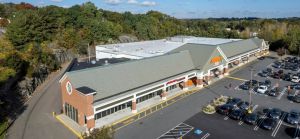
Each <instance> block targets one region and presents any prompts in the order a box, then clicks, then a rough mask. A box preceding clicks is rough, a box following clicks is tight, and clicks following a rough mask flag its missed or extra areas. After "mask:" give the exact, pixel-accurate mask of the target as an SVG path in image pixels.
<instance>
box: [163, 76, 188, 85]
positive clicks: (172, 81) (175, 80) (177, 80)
mask: <svg viewBox="0 0 300 139" xmlns="http://www.w3.org/2000/svg"><path fill="white" fill-rule="evenodd" d="M184 79H185V77H182V78H179V79H174V80H171V81H168V82H167V85H168V84H172V83H175V82H179V81H181V80H184Z"/></svg>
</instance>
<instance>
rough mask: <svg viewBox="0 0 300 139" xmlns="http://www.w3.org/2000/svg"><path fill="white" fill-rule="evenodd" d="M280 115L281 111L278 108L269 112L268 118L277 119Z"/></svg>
mask: <svg viewBox="0 0 300 139" xmlns="http://www.w3.org/2000/svg"><path fill="white" fill-rule="evenodd" d="M281 115H282V111H281V110H280V109H278V108H273V109H271V110H270V111H269V115H268V116H269V117H270V118H273V119H279V118H280V116H281Z"/></svg>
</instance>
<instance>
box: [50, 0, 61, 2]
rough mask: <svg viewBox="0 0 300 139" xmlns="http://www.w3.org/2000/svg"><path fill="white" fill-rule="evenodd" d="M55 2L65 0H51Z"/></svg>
mask: <svg viewBox="0 0 300 139" xmlns="http://www.w3.org/2000/svg"><path fill="white" fill-rule="evenodd" d="M51 1H53V2H62V1H63V0H51Z"/></svg>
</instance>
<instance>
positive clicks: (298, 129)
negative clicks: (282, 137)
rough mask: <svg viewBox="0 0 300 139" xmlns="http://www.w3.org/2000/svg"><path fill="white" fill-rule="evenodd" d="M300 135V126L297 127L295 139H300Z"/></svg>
mask: <svg viewBox="0 0 300 139" xmlns="http://www.w3.org/2000/svg"><path fill="white" fill-rule="evenodd" d="M299 135H300V126H299V125H297V127H296V131H295V134H294V139H298V138H299Z"/></svg>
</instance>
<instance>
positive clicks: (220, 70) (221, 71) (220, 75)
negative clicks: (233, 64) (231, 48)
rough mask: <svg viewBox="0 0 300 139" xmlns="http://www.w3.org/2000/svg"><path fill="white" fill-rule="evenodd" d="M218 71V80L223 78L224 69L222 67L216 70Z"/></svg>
mask: <svg viewBox="0 0 300 139" xmlns="http://www.w3.org/2000/svg"><path fill="white" fill-rule="evenodd" d="M218 70H219V78H223V77H224V76H223V75H224V74H223V72H224V67H223V66H222V67H221V68H218Z"/></svg>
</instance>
